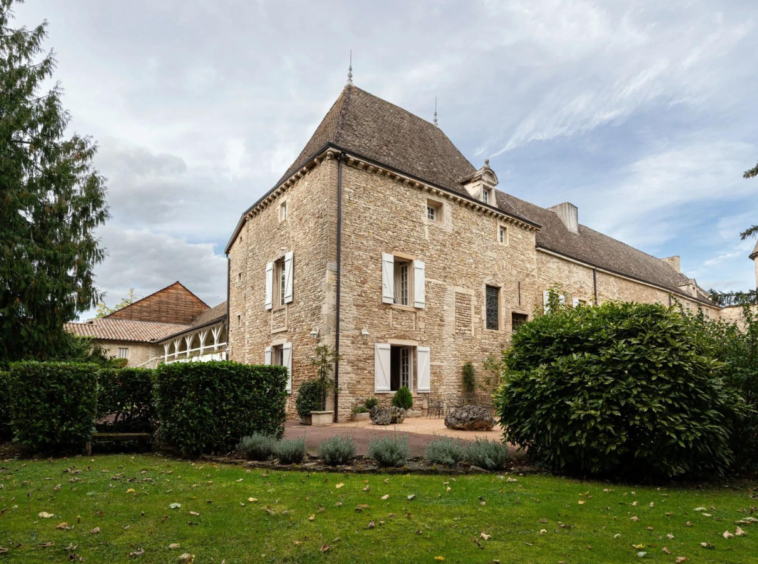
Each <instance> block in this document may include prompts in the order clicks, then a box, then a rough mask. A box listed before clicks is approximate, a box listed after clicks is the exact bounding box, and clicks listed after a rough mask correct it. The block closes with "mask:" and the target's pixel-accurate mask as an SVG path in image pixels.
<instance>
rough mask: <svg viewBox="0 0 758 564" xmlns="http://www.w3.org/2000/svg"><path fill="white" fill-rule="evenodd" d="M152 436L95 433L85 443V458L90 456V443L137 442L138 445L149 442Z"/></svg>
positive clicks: (148, 434) (145, 434) (147, 434)
mask: <svg viewBox="0 0 758 564" xmlns="http://www.w3.org/2000/svg"><path fill="white" fill-rule="evenodd" d="M151 438H152V435H151V434H150V433H95V434H94V435H92V437H91V438H90V440H89V441H87V444H86V447H85V448H86V449H87V456H90V455H91V454H92V443H93V442H98V443H111V442H119V441H137V442H138V443H143V444H144V443H147V442H150V440H151Z"/></svg>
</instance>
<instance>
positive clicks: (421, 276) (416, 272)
mask: <svg viewBox="0 0 758 564" xmlns="http://www.w3.org/2000/svg"><path fill="white" fill-rule="evenodd" d="M425 270H426V266H425V265H424V263H423V261H420V260H414V261H413V305H414V306H416V307H419V308H424V307H426V279H425V276H426V275H425Z"/></svg>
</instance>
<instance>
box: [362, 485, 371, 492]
mask: <svg viewBox="0 0 758 564" xmlns="http://www.w3.org/2000/svg"><path fill="white" fill-rule="evenodd" d="M363 491H364V492H370V491H371V486H366V487H365V488H363Z"/></svg>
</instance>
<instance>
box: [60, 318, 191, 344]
mask: <svg viewBox="0 0 758 564" xmlns="http://www.w3.org/2000/svg"><path fill="white" fill-rule="evenodd" d="M188 327H189V326H187V325H176V324H174V323H156V322H154V321H135V320H133V319H109V318H102V319H93V320H92V321H87V322H85V323H66V331H68V332H69V333H73V334H74V335H80V336H82V337H93V338H95V339H99V340H103V341H129V342H139V343H149V342H151V341H159V340H162V339H165V338H166V337H168V336H169V335H173V334H174V333H177V332H179V331H182V330H184V329H187V328H188Z"/></svg>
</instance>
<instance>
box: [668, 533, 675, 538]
mask: <svg viewBox="0 0 758 564" xmlns="http://www.w3.org/2000/svg"><path fill="white" fill-rule="evenodd" d="M666 538H668V539H673V538H674V535H672V534H671V533H669V534H667V535H666Z"/></svg>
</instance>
